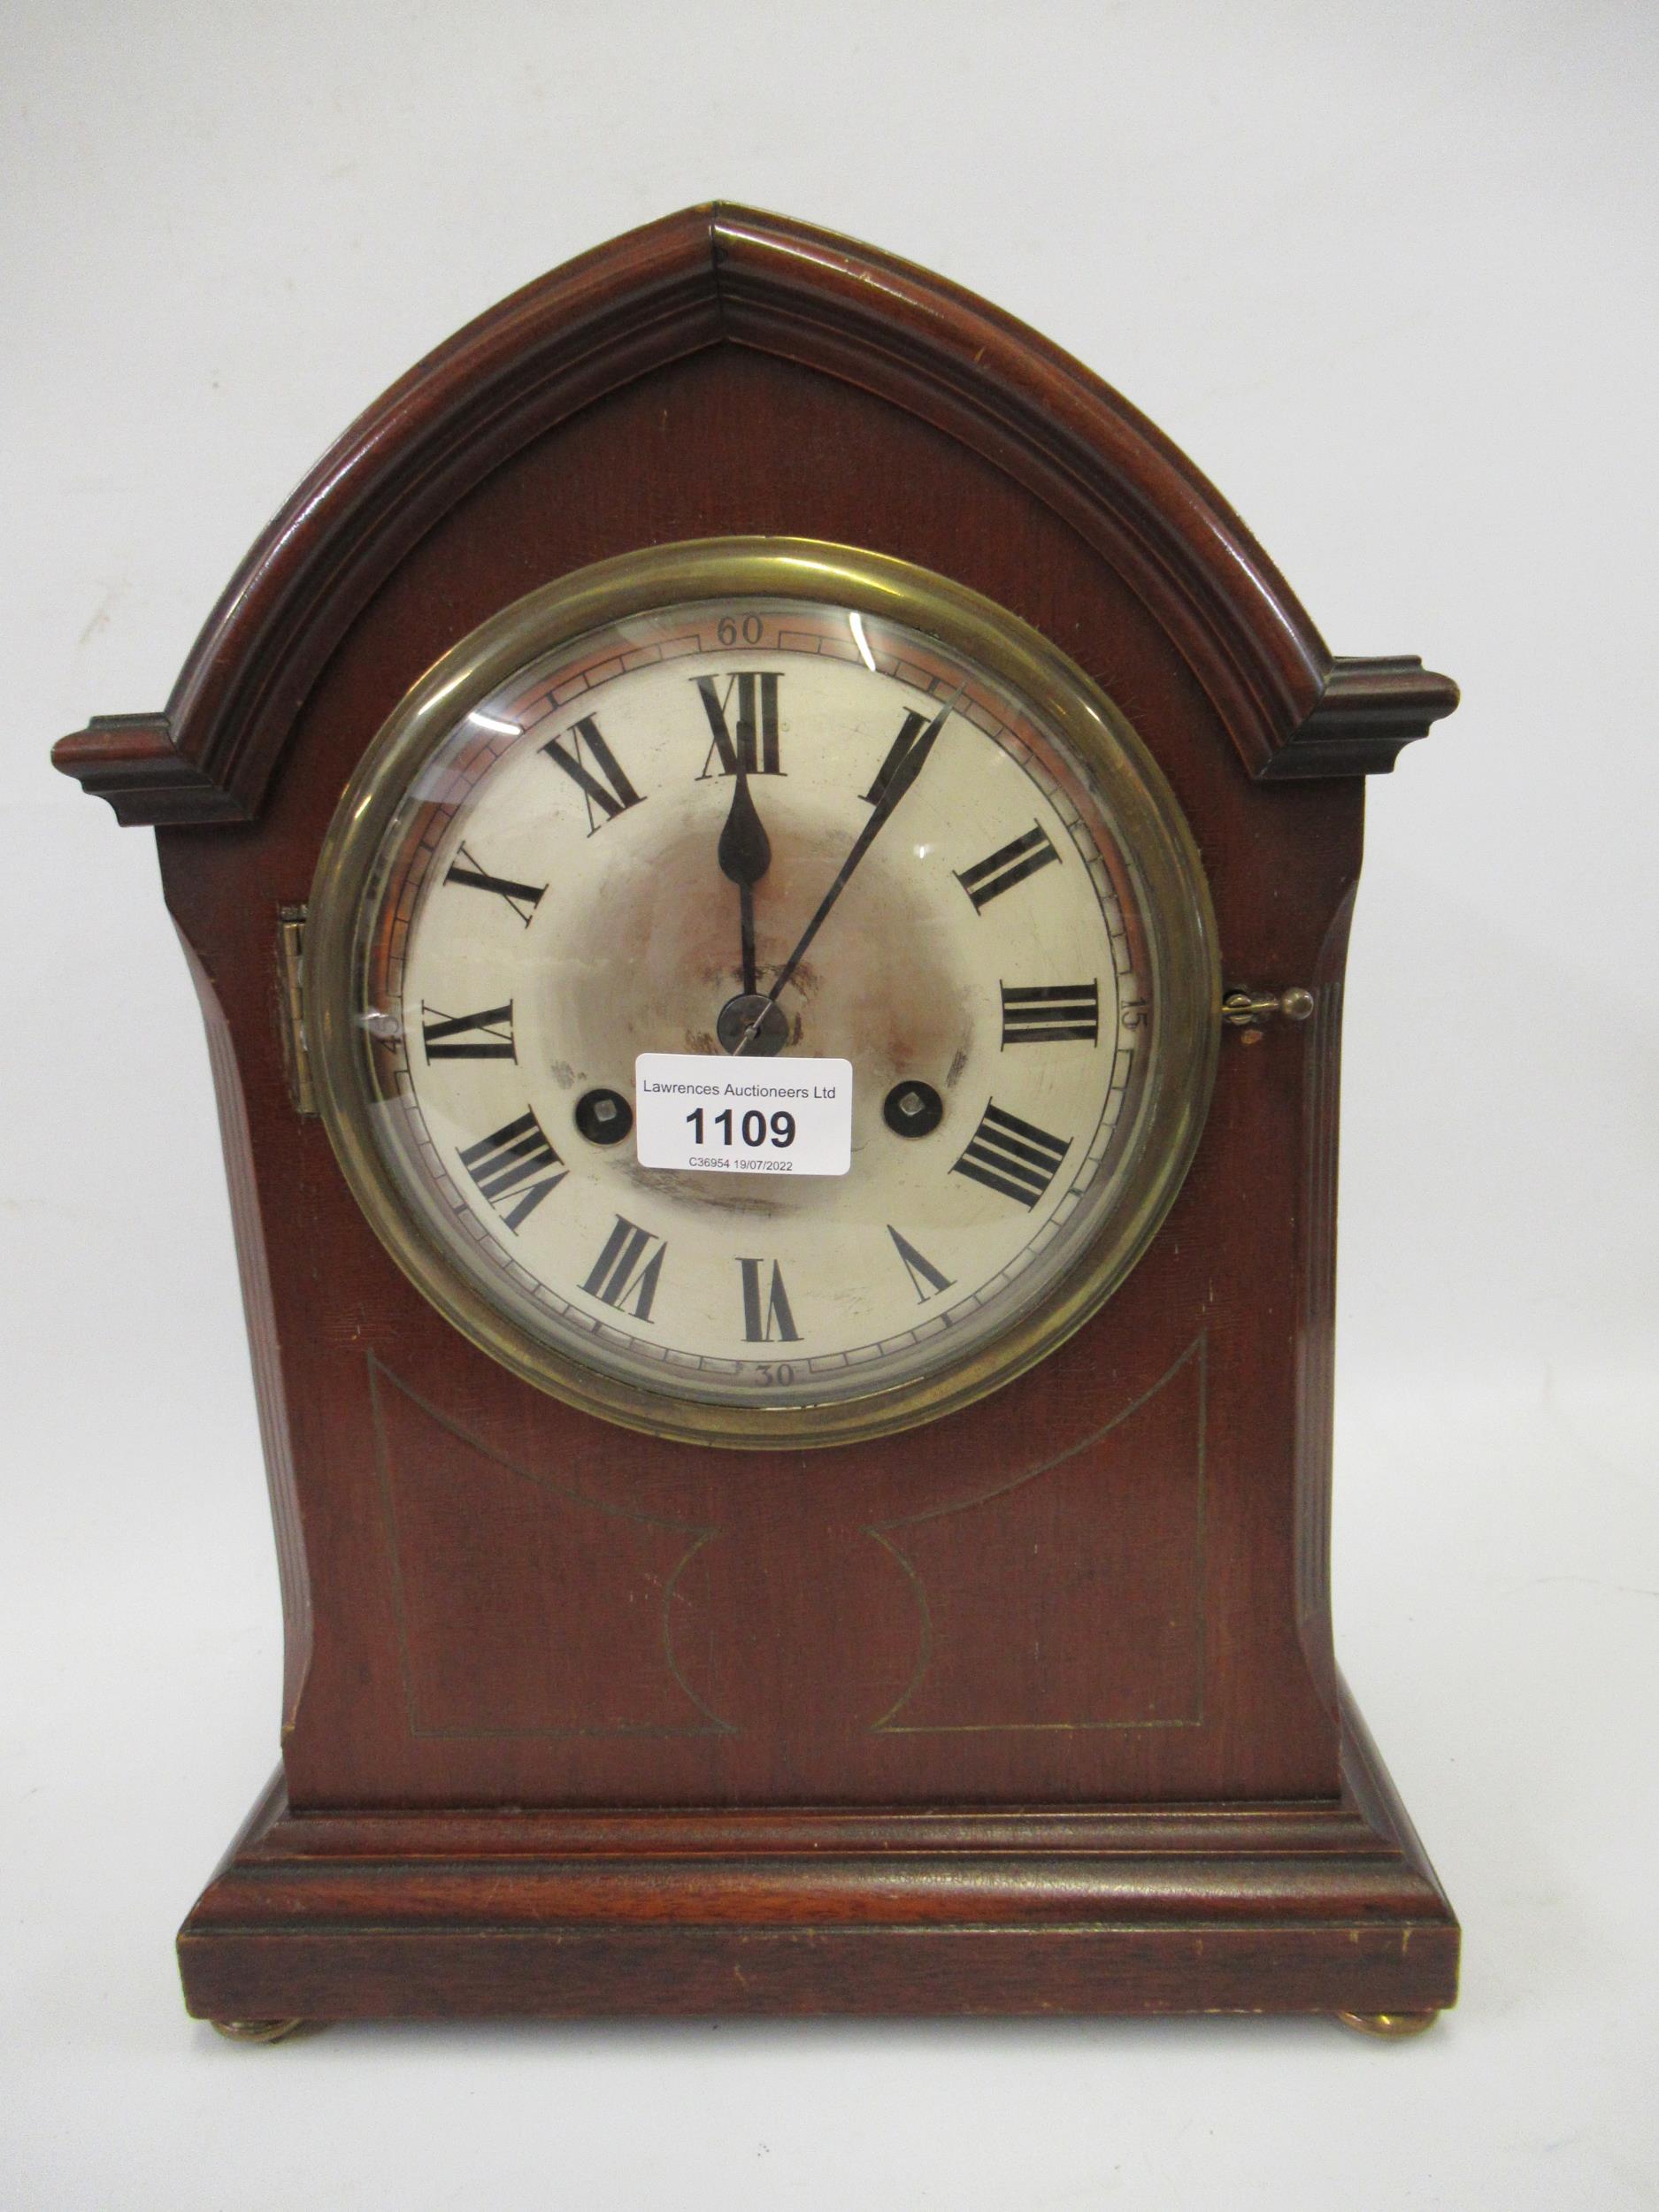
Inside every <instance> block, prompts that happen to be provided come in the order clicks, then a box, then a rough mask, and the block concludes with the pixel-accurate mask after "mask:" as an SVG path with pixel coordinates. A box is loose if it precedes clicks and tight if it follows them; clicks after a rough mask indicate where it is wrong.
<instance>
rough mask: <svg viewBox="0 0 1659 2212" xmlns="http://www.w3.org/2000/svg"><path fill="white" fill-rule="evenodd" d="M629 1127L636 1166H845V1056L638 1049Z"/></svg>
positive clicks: (783, 1169) (849, 1127) (832, 1171)
mask: <svg viewBox="0 0 1659 2212" xmlns="http://www.w3.org/2000/svg"><path fill="white" fill-rule="evenodd" d="M634 1142H635V1144H636V1145H637V1147H638V1149H639V1161H640V1165H641V1167H679V1168H686V1167H701V1168H719V1169H723V1170H724V1171H725V1172H726V1173H727V1174H728V1175H845V1174H846V1172H847V1171H848V1169H849V1167H850V1166H851V1165H852V1157H853V1064H852V1062H851V1061H850V1060H746V1059H741V1058H736V1059H734V1058H733V1056H731V1055H730V1054H729V1053H725V1052H642V1053H641V1055H640V1056H639V1058H638V1059H637V1060H635V1062H634Z"/></svg>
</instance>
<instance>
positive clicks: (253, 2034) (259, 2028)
mask: <svg viewBox="0 0 1659 2212" xmlns="http://www.w3.org/2000/svg"><path fill="white" fill-rule="evenodd" d="M304 2025H305V2023H304V2022H303V2020H210V2021H209V2022H208V2026H209V2027H210V2028H211V2029H212V2031H213V2032H214V2033H215V2034H216V2035H222V2036H226V2037H227V2038H228V2039H230V2041H231V2042H233V2043H280V2042H282V2041H283V2040H284V2039H285V2038H286V2037H288V2036H290V2035H292V2034H293V2033H294V2032H295V2031H296V2029H298V2028H303V2026H304Z"/></svg>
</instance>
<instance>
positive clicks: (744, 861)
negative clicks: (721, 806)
mask: <svg viewBox="0 0 1659 2212" xmlns="http://www.w3.org/2000/svg"><path fill="white" fill-rule="evenodd" d="M753 743H754V734H753V731H752V729H751V728H750V727H749V726H747V725H746V724H745V723H743V722H742V721H741V720H740V721H739V723H738V726H737V743H736V765H735V768H734V771H733V772H734V774H735V777H736V787H735V788H734V789H733V793H732V803H731V806H730V808H729V809H728V810H727V812H726V826H725V827H724V828H723V829H722V830H721V832H720V841H719V844H718V847H717V848H716V857H717V858H718V861H719V864H720V873H721V874H722V875H723V876H724V877H725V878H726V881H727V882H728V883H734V884H736V886H737V909H738V928H739V935H740V940H741V956H742V964H743V988H744V990H745V991H746V992H747V993H748V994H749V996H750V997H751V998H752V997H753V996H754V995H755V991H756V987H757V981H758V979H757V974H756V968H755V886H756V885H757V883H758V882H759V881H760V879H761V878H762V877H763V876H764V874H765V872H766V871H767V869H768V868H770V867H771V865H772V840H771V839H770V838H769V837H768V836H767V834H766V826H765V824H764V822H763V821H762V820H761V818H760V812H759V810H758V809H757V806H756V804H755V798H754V794H753V793H752V792H751V791H750V789H749V748H750V747H751V746H752V744H753Z"/></svg>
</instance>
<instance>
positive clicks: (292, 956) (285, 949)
mask: <svg viewBox="0 0 1659 2212" xmlns="http://www.w3.org/2000/svg"><path fill="white" fill-rule="evenodd" d="M304 951H305V909H304V908H303V906H285V907H284V908H283V909H282V910H281V913H280V918H279V919H278V922H277V984H278V991H279V996H280V1018H281V1029H282V1062H283V1066H284V1069H285V1070H286V1071H287V1075H288V1097H289V1098H290V1099H291V1100H292V1102H293V1105H294V1110H295V1112H296V1114H314V1113H315V1112H316V1111H317V1090H316V1086H315V1085H314V1084H313V1083H312V1081H311V1054H310V1053H309V1052H308V1051H307V1050H306V1048H305V991H304V985H303V979H302V978H303V968H302V966H301V962H302V959H303V955H304Z"/></svg>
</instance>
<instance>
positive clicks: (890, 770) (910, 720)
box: [864, 714, 927, 806]
mask: <svg viewBox="0 0 1659 2212" xmlns="http://www.w3.org/2000/svg"><path fill="white" fill-rule="evenodd" d="M926 727H927V717H926V715H925V714H907V715H906V716H905V718H904V719H903V721H902V723H901V724H900V726H899V733H898V735H897V736H896V737H895V739H894V741H893V742H892V744H891V745H889V746H888V748H887V758H886V759H885V760H884V761H883V762H882V764H881V765H880V767H879V768H878V769H877V771H876V780H875V781H874V782H873V783H872V785H871V787H870V788H869V790H868V791H866V792H865V793H864V799H865V801H866V803H868V804H869V805H871V806H879V805H880V803H881V802H882V799H883V797H884V796H885V795H886V793H887V786H888V785H889V784H890V783H891V782H892V780H893V779H894V777H895V776H896V775H897V774H898V772H899V770H900V769H901V768H902V766H903V765H904V762H905V759H906V757H907V756H908V755H909V752H910V748H911V746H912V745H914V744H915V742H916V741H917V739H918V737H919V736H920V735H921V733H922V732H923V731H924V730H925V729H926Z"/></svg>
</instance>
